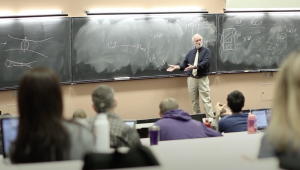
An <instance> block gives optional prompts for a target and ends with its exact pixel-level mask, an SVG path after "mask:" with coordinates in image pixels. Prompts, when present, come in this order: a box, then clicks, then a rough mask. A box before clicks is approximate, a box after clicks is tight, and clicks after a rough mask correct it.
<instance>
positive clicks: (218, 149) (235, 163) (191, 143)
mask: <svg viewBox="0 0 300 170" xmlns="http://www.w3.org/2000/svg"><path fill="white" fill-rule="evenodd" d="M262 136H263V133H258V134H251V135H248V134H247V132H239V133H232V134H225V135H224V137H212V138H198V139H186V140H173V141H161V142H159V145H156V146H149V147H150V149H151V150H152V152H153V154H154V155H155V156H156V158H157V159H158V161H159V162H160V164H161V166H160V167H147V168H132V169H136V170H174V169H175V170H177V169H178V170H179V169H180V170H182V169H200V168H201V169H209V170H219V169H231V170H235V169H239V170H240V169H243V170H244V169H251V170H256V169H257V170H258V169H268V170H272V169H274V170H276V169H278V161H277V160H276V159H275V158H271V159H263V160H258V159H257V154H258V150H259V147H260V140H261V137H262ZM141 141H142V143H143V144H144V142H146V141H148V142H149V139H147V138H146V139H142V140H141ZM143 141H144V142H143ZM146 145H147V144H146ZM81 167H82V161H66V162H58V163H39V164H27V165H3V164H2V165H1V164H0V169H1V170H17V169H22V170H38V169H39V170H40V169H49V170H50V169H55V170H65V169H74V170H77V169H78V170H79V169H81Z"/></svg>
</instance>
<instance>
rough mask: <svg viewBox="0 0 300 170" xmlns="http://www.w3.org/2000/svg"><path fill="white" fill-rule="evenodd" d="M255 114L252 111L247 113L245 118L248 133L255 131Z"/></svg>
mask: <svg viewBox="0 0 300 170" xmlns="http://www.w3.org/2000/svg"><path fill="white" fill-rule="evenodd" d="M256 121H257V119H256V116H255V115H254V114H252V113H249V114H248V120H247V131H248V134H255V133H257V125H256Z"/></svg>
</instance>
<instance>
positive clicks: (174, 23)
mask: <svg viewBox="0 0 300 170" xmlns="http://www.w3.org/2000/svg"><path fill="white" fill-rule="evenodd" d="M216 20H217V18H216V15H209V14H199V13H198V14H188V13H180V14H135V15H130V14H127V15H103V16H97V17H87V18H73V19H72V27H73V32H72V37H73V38H72V40H73V43H72V46H73V47H72V48H73V51H72V52H73V53H72V64H73V81H74V82H75V83H76V82H77V83H80V82H93V81H95V82H97V81H113V80H119V79H122V78H120V77H126V78H129V77H130V79H143V78H159V77H172V76H184V75H185V73H184V72H180V71H175V72H172V73H170V72H167V71H166V69H167V67H168V64H178V63H182V61H183V60H184V58H185V56H186V54H187V53H188V51H189V50H191V49H192V48H194V45H193V43H192V36H193V35H194V34H196V33H199V34H201V35H203V38H204V46H206V47H208V48H210V50H211V52H212V60H211V67H210V72H214V73H215V72H216V52H217V50H216V47H217V45H216V43H217V41H216V39H217V27H216Z"/></svg>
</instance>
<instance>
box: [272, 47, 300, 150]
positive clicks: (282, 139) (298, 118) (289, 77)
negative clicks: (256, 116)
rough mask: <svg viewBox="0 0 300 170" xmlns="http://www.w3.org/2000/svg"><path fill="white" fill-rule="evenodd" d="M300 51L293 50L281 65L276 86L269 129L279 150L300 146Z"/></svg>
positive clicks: (295, 148) (296, 148) (294, 148)
mask: <svg viewBox="0 0 300 170" xmlns="http://www.w3.org/2000/svg"><path fill="white" fill-rule="evenodd" d="M299 102H300V52H299V51H297V52H293V53H292V54H291V55H290V56H289V57H288V58H287V59H286V60H285V61H284V63H283V64H282V65H281V67H280V71H279V75H278V79H277V82H276V87H275V95H274V102H273V107H272V118H271V122H270V125H269V127H268V130H267V134H268V140H269V142H270V143H271V144H272V145H273V146H275V150H276V151H277V152H281V153H282V152H285V151H286V150H288V148H289V146H292V147H291V148H292V150H293V153H297V152H298V149H299V147H300V128H299V124H300V113H299V111H300V103H299Z"/></svg>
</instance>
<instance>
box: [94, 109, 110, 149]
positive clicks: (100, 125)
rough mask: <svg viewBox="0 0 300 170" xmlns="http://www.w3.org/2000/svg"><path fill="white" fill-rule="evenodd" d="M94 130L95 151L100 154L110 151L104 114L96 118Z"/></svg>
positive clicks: (107, 125)
mask: <svg viewBox="0 0 300 170" xmlns="http://www.w3.org/2000/svg"><path fill="white" fill-rule="evenodd" d="M94 130H95V135H96V150H97V151H98V152H100V153H108V152H109V151H110V137H109V122H108V120H107V115H106V114H105V113H100V114H98V116H97V117H96V120H95V124H94Z"/></svg>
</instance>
